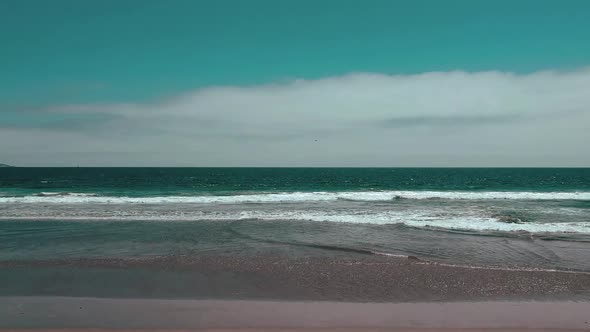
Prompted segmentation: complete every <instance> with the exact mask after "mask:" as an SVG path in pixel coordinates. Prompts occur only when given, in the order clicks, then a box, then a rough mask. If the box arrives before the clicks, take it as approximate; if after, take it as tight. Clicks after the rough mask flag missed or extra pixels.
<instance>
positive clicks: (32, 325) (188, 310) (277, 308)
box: [0, 297, 590, 331]
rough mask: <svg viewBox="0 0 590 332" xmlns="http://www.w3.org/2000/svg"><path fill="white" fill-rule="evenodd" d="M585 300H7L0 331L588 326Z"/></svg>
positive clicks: (0, 302)
mask: <svg viewBox="0 0 590 332" xmlns="http://www.w3.org/2000/svg"><path fill="white" fill-rule="evenodd" d="M589 321H590V303H588V302H454V303H443V302H441V303H350V302H279V301H234V300H231V301H220V300H147V299H106V298H69V297H3V298H1V299H0V329H2V330H3V331H10V330H15V329H38V330H53V331H62V330H84V329H90V330H92V329H94V330H92V331H101V330H109V329H117V330H120V329H123V330H134V329H135V330H158V329H165V330H178V331H180V330H190V329H199V330H203V329H204V330H211V331H212V330H216V331H231V330H236V329H239V330H240V331H248V330H257V331H259V330H267V331H271V330H291V331H296V330H301V329H305V330H309V329H311V330H327V331H340V330H342V331H344V330H355V331H380V330H416V331H422V330H430V329H442V330H445V329H446V330H455V329H462V330H464V329H466V330H472V331H474V330H478V329H479V330H481V329H501V330H519V329H535V330H539V329H546V330H556V329H558V330H590V325H589Z"/></svg>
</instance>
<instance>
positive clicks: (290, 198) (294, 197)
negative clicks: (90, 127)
mask: <svg viewBox="0 0 590 332" xmlns="http://www.w3.org/2000/svg"><path fill="white" fill-rule="evenodd" d="M339 199H346V200H353V201H391V200H395V199H449V200H500V199H505V200H585V201H586V200H590V192H585V191H579V192H524V191H523V192H520V191H506V192H504V191H342V192H324V191H320V192H280V193H256V194H249V193H245V194H240V195H228V196H154V197H126V196H124V197H118V196H99V195H97V194H93V193H58V192H55V193H52V192H44V193H41V194H38V195H30V196H16V197H15V196H13V197H0V204H1V203H54V204H80V203H92V204H174V203H179V204H187V203H193V204H212V203H217V204H239V203H290V202H315V201H318V202H321V201H335V200H339Z"/></svg>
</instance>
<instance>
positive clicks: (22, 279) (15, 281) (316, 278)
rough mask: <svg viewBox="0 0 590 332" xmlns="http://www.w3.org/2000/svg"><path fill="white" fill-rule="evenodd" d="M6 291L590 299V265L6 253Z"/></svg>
mask: <svg viewBox="0 0 590 332" xmlns="http://www.w3.org/2000/svg"><path fill="white" fill-rule="evenodd" d="M0 295H1V296H77V297H109V298H169V299H174V298H176V299H181V298H182V299H231V300H235V299H239V300H281V301H340V302H431V301H444V302H449V301H490V300H517V301H523V300H525V301H529V300H543V301H569V300H577V301H588V300H590V273H587V272H586V273H584V272H581V273H577V272H558V271H546V270H518V269H509V268H476V267H475V268H474V267H461V266H448V265H442V264H436V263H429V262H425V261H421V260H414V259H407V258H399V257H382V256H375V255H373V256H371V255H352V256H351V257H348V258H333V257H304V258H301V257H299V258H288V257H283V256H272V255H259V256H243V257H240V256H219V255H218V256H203V255H200V256H194V257H193V256H174V257H169V256H168V257H152V258H141V259H78V260H76V259H74V260H50V261H24V262H22V261H21V262H16V261H14V262H7V261H4V262H0Z"/></svg>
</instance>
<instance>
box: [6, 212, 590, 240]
mask: <svg viewBox="0 0 590 332" xmlns="http://www.w3.org/2000/svg"><path fill="white" fill-rule="evenodd" d="M23 213H26V212H20V213H18V214H16V213H15V214H13V215H6V214H4V215H0V220H40V219H43V220H71V221H138V220H141V221H170V222H174V221H186V222H198V221H235V220H259V221H264V222H276V221H312V222H334V223H348V224H374V225H390V224H403V225H406V226H409V227H415V228H427V229H442V230H456V231H474V232H490V231H491V232H506V233H513V232H526V233H530V234H544V233H571V234H590V221H576V222H561V223H534V222H525V223H519V224H516V223H507V222H503V221H501V220H499V219H497V218H494V217H486V216H481V215H474V214H470V213H462V214H446V215H440V213H439V212H438V211H435V212H428V211H412V212H410V211H381V212H371V211H369V210H352V211H349V212H345V213H343V212H342V211H329V210H328V211H301V210H299V211H298V210H291V211H289V210H282V211H235V212H230V211H228V212H212V213H208V212H202V211H193V212H188V213H184V212H182V213H172V212H170V213H163V214H162V213H158V214H156V215H154V214H150V213H149V211H133V212H132V211H129V212H128V213H124V212H123V213H121V211H116V210H114V211H110V212H108V214H104V213H105V211H100V213H101V215H92V214H83V215H72V214H71V212H70V211H66V212H65V213H64V212H61V213H59V214H51V211H47V210H45V209H43V210H41V211H34V213H32V214H29V215H26V214H23Z"/></svg>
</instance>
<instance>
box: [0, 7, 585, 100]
mask: <svg viewBox="0 0 590 332" xmlns="http://www.w3.org/2000/svg"><path fill="white" fill-rule="evenodd" d="M589 31H590V1H585V0H577V1H576V0H565V1H555V0H554V1H543V0H534V1H527V0H517V1H514V0H511V1H504V0H495V1H474V0H464V1H459V0H447V1H437V0H430V1H426V0H418V1H416V0H412V1H409V0H408V1H394V0H383V1H379V0H369V1H360V0H356V1H350V0H319V1H318V0H313V1H312V0H296V1H288V0H284V1H276V0H248V1H238V0H233V1H228V0H211V1H199V0H170V1H150V0H137V1H130V0H100V1H88V0H52V1H46V0H2V1H0V41H1V46H0V47H1V49H2V52H0V73H2V75H1V78H0V98H1V100H2V102H1V104H2V107H10V108H15V107H16V108H22V107H30V106H39V105H46V104H62V103H80V102H111V101H141V100H150V99H157V98H159V97H162V96H171V95H175V94H178V93H179V92H185V91H190V90H193V89H195V88H199V87H206V86H211V85H248V84H256V83H266V82H274V81H282V80H289V79H292V78H320V77H325V76H334V75H341V74H346V73H350V72H377V73H386V74H408V73H421V72H429V71H450V70H466V71H485V70H501V71H511V72H517V73H521V72H532V71H537V70H543V69H571V68H577V67H580V66H585V65H588V64H589V63H590V33H589Z"/></svg>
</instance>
